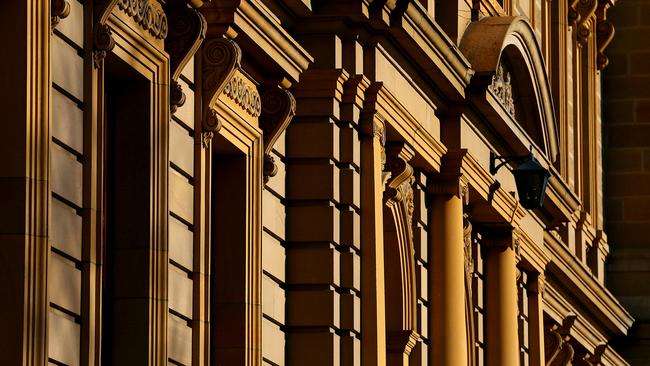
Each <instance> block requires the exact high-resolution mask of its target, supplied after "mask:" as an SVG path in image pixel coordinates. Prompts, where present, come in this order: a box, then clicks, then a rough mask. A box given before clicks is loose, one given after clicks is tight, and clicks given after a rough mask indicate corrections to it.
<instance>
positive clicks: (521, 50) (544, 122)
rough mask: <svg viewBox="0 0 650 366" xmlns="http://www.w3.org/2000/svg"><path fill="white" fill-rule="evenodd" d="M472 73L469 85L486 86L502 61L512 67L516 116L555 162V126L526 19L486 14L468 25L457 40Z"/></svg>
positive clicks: (543, 70) (545, 78)
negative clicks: (517, 113) (473, 72)
mask: <svg viewBox="0 0 650 366" xmlns="http://www.w3.org/2000/svg"><path fill="white" fill-rule="evenodd" d="M460 50H461V52H462V53H463V54H464V55H465V57H467V59H468V61H469V62H470V64H471V65H472V68H473V69H474V71H475V74H474V76H473V78H472V80H471V84H473V85H474V86H477V87H479V88H487V87H488V86H489V85H490V83H491V81H492V77H493V76H494V75H495V74H496V73H497V71H498V70H499V68H500V67H501V66H502V65H503V64H504V63H507V65H508V66H509V67H510V68H511V70H510V71H511V73H512V77H513V82H512V85H513V88H514V89H515V103H516V104H517V105H518V107H517V111H521V113H522V115H521V116H518V117H519V118H516V119H517V121H518V123H520V124H521V125H522V127H523V128H524V130H525V131H526V132H527V133H528V134H529V137H531V139H532V140H533V141H534V142H535V143H536V144H537V145H538V147H539V148H540V149H541V150H542V151H543V152H544V153H545V154H546V155H547V157H548V158H549V160H551V161H555V160H556V158H557V155H558V145H559V142H558V132H557V131H558V128H557V124H556V120H555V112H554V107H553V97H552V95H551V89H550V86H549V85H550V84H549V80H548V74H547V72H546V66H545V64H544V57H543V54H542V49H541V46H540V45H539V42H538V41H537V38H536V36H535V32H534V30H533V28H532V27H531V25H530V23H528V21H527V20H526V18H524V17H521V16H517V17H485V18H483V19H481V20H479V21H476V22H473V23H472V24H470V25H469V27H468V28H467V30H466V31H465V34H464V35H463V39H462V41H461V43H460Z"/></svg>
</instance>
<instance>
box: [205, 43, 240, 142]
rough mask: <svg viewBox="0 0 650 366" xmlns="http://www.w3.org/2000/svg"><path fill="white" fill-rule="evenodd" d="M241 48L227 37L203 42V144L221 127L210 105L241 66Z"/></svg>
mask: <svg viewBox="0 0 650 366" xmlns="http://www.w3.org/2000/svg"><path fill="white" fill-rule="evenodd" d="M241 56H242V53H241V49H240V48H239V46H238V45H237V43H235V41H233V40H230V39H227V38H211V39H208V40H206V41H205V42H204V43H203V56H202V61H203V70H202V76H203V105H204V106H205V108H204V113H203V116H202V129H203V131H202V134H203V146H204V147H207V146H208V145H209V142H210V141H211V140H212V136H213V134H214V133H216V132H217V131H218V130H219V129H220V128H221V122H220V121H219V119H218V118H217V112H216V111H215V110H214V109H212V108H211V107H210V106H212V104H213V103H214V102H215V100H216V99H217V98H218V97H219V94H221V92H222V91H223V90H224V88H225V87H226V84H227V83H228V82H229V81H230V79H231V78H232V76H233V75H234V73H235V71H236V70H237V69H238V68H239V67H240V66H241Z"/></svg>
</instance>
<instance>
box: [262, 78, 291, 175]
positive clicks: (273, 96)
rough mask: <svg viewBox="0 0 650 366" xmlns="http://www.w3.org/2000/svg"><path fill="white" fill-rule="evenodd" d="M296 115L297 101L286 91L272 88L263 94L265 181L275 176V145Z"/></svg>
mask: <svg viewBox="0 0 650 366" xmlns="http://www.w3.org/2000/svg"><path fill="white" fill-rule="evenodd" d="M295 114H296V99H295V98H294V97H293V95H292V94H291V93H290V92H289V91H288V90H285V89H281V88H279V87H275V86H273V87H270V88H268V89H267V90H265V91H264V93H262V111H261V117H260V127H261V128H262V132H263V133H264V180H265V182H266V181H268V179H269V178H270V177H273V176H275V174H276V173H277V167H276V166H275V161H274V159H273V157H272V156H271V150H272V149H273V145H275V143H276V141H277V140H278V138H279V137H280V135H282V133H283V132H284V131H285V130H286V129H287V126H289V122H291V119H292V118H293V116H295Z"/></svg>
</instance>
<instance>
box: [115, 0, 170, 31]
mask: <svg viewBox="0 0 650 366" xmlns="http://www.w3.org/2000/svg"><path fill="white" fill-rule="evenodd" d="M118 7H119V8H120V9H122V10H124V12H125V13H126V14H127V15H129V16H130V17H132V18H133V19H134V20H135V21H136V23H138V24H139V25H140V26H141V27H142V29H144V30H145V31H148V32H149V33H150V34H151V35H152V36H154V37H156V38H158V39H164V38H165V37H167V31H168V26H169V25H168V23H167V15H165V12H164V11H162V9H159V8H157V7H155V6H153V5H151V4H150V3H149V0H119V2H118Z"/></svg>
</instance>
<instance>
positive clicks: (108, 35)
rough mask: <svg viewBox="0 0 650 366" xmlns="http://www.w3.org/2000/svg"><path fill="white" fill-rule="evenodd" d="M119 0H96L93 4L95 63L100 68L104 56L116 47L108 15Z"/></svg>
mask: <svg viewBox="0 0 650 366" xmlns="http://www.w3.org/2000/svg"><path fill="white" fill-rule="evenodd" d="M118 1H119V0H95V2H94V4H93V15H94V19H95V28H94V31H93V43H94V50H93V65H94V66H95V68H97V69H98V68H100V67H102V65H103V64H104V58H106V55H107V54H108V53H109V52H111V50H112V49H113V47H115V40H114V39H113V33H112V32H111V29H110V27H109V26H108V25H107V24H106V21H107V20H108V16H109V15H110V14H111V11H113V8H114V7H115V6H116V5H117V2H118Z"/></svg>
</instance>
